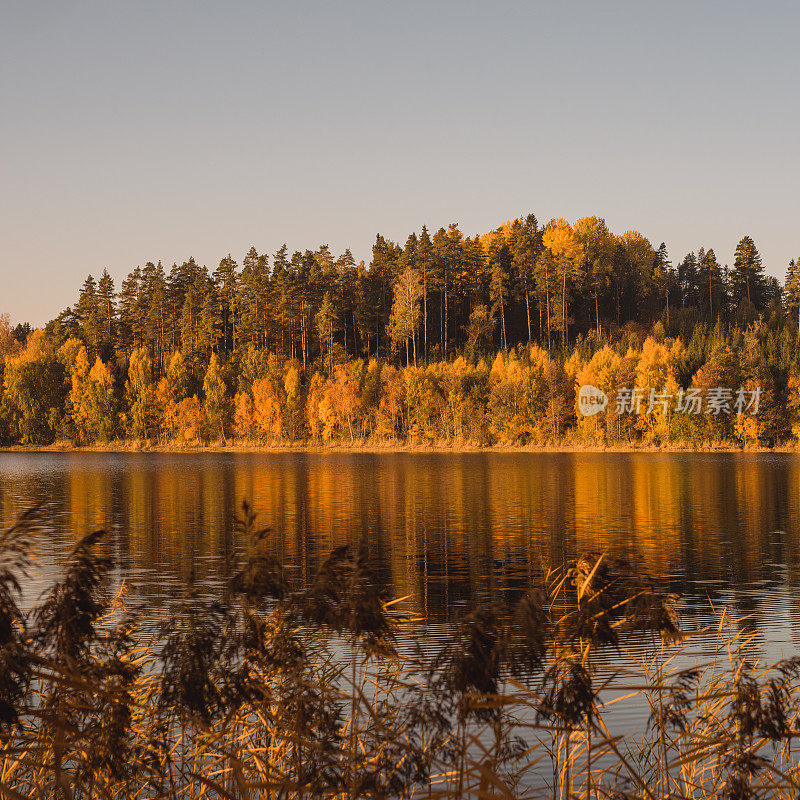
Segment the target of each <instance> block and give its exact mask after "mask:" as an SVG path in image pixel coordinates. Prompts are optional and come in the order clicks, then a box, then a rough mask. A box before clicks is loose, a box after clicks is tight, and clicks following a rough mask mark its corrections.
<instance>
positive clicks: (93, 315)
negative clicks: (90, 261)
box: [75, 275, 102, 354]
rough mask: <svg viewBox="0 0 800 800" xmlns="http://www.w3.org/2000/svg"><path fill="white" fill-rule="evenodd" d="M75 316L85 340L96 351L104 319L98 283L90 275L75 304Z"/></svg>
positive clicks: (92, 351)
mask: <svg viewBox="0 0 800 800" xmlns="http://www.w3.org/2000/svg"><path fill="white" fill-rule="evenodd" d="M75 317H76V319H77V321H78V324H79V325H80V327H81V333H82V336H83V341H84V342H85V343H86V346H87V347H88V348H89V349H90V352H91V353H93V354H94V353H96V352H97V348H98V345H99V344H100V336H101V332H102V321H101V313H100V302H99V299H98V296H97V283H96V282H95V279H94V278H93V277H92V276H91V275H89V276H88V277H87V278H86V280H85V281H84V282H83V286H82V287H81V292H80V296H79V298H78V302H77V304H76V306H75Z"/></svg>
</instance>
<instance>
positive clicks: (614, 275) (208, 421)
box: [0, 214, 800, 446]
mask: <svg viewBox="0 0 800 800" xmlns="http://www.w3.org/2000/svg"><path fill="white" fill-rule="evenodd" d="M798 324H800V259H798V260H792V261H791V262H790V263H789V264H788V265H787V273H786V279H785V283H784V284H783V285H782V284H781V282H780V281H778V280H777V279H775V278H773V277H770V276H768V275H766V274H765V272H764V267H763V264H762V260H761V256H760V254H759V252H758V249H757V247H756V244H755V242H754V241H753V239H752V238H750V237H749V236H743V237H742V238H741V240H740V241H739V243H738V245H737V246H736V249H735V252H734V253H733V258H732V263H731V264H730V265H729V264H727V263H721V262H720V261H719V260H718V258H717V255H716V254H715V252H714V250H713V249H712V248H710V247H709V248H708V249H706V248H705V247H701V248H699V249H698V250H697V251H696V252H690V253H688V254H687V255H685V256H684V257H683V258H682V259H681V260H680V261H677V263H673V262H672V261H671V259H670V256H669V254H668V252H667V248H666V246H665V245H664V244H663V243H662V244H660V245H659V246H658V247H656V246H654V245H653V244H652V243H651V242H650V241H648V240H647V239H646V238H645V237H644V236H642V235H641V234H640V233H638V232H636V231H630V230H629V231H625V232H623V233H621V234H615V233H613V232H612V231H610V230H609V229H608V227H607V225H606V223H605V221H604V220H603V219H602V218H599V217H584V218H582V219H578V220H577V221H576V222H574V223H573V224H570V223H569V222H568V221H566V220H564V219H553V220H550V221H549V222H548V223H547V224H545V225H540V224H539V222H538V220H537V218H536V217H535V216H534V215H533V214H531V215H528V216H526V217H520V218H518V219H515V220H511V221H508V222H506V223H504V224H503V225H501V226H500V227H498V228H497V229H495V230H493V231H490V232H488V233H486V234H484V235H476V236H473V237H469V236H464V234H463V233H462V232H461V230H460V229H459V226H458V225H457V224H450V225H449V226H447V227H446V228H445V227H442V228H440V229H439V230H438V231H436V232H435V233H433V235H431V234H430V233H429V231H428V229H427V228H426V227H424V226H423V228H422V229H421V231H420V232H419V233H416V232H414V233H411V234H410V235H409V236H408V238H407V239H406V241H405V243H404V244H403V245H400V244H397V243H395V242H393V241H391V240H389V239H388V238H386V237H384V236H382V235H377V236H376V238H375V242H374V244H373V247H372V258H371V260H370V262H369V264H366V263H365V262H363V261H362V262H360V263H356V261H355V259H354V257H353V255H352V253H351V252H350V250H349V249H348V250H345V252H344V253H343V254H342V255H340V256H338V257H336V256H334V254H333V253H332V252H331V251H330V248H329V247H328V246H327V245H322V246H320V247H318V248H317V249H315V250H305V251H302V252H301V251H299V250H298V251H296V252H294V253H292V254H291V255H290V254H289V250H288V248H287V246H286V245H284V246H282V247H281V248H280V249H279V250H278V251H277V252H275V253H274V255H272V256H269V255H268V254H260V253H258V252H257V250H256V249H255V248H251V249H250V250H249V251H248V252H247V254H246V255H245V256H244V258H243V259H242V261H241V264H239V263H238V262H237V261H236V260H235V259H234V258H233V257H232V256H231V255H228V256H226V257H225V258H223V259H222V260H221V261H220V263H219V265H218V267H217V268H216V269H215V270H214V271H213V272H211V271H209V269H208V268H207V267H205V266H200V265H199V264H198V263H197V262H196V261H195V260H194V259H193V258H189V259H188V260H187V261H185V262H183V263H181V264H177V263H176V264H173V265H172V266H171V267H169V268H168V269H167V268H165V267H164V265H163V264H162V263H161V262H157V263H153V262H148V263H146V264H145V265H144V266H143V267H139V266H137V267H136V268H135V269H133V271H132V272H130V274H129V275H128V276H127V277H126V278H125V279H124V280H123V281H122V283H121V285H120V286H119V288H117V287H116V286H115V284H114V281H113V279H112V277H111V276H110V275H109V273H108V271H104V272H103V274H102V275H101V276H100V277H99V279H97V280H96V279H95V278H94V277H93V276H91V275H90V276H88V277H87V278H86V280H85V281H84V283H83V286H82V287H81V289H80V292H79V294H78V297H77V300H76V302H75V303H74V304H73V305H72V306H70V307H68V308H66V309H65V310H64V311H63V312H62V313H61V314H59V315H58V316H57V317H56V318H55V319H53V320H52V321H51V322H49V323H48V324H47V325H46V326H44V328H42V329H37V330H32V329H31V327H30V326H29V325H27V324H20V325H17V326H16V327H12V326H11V324H10V322H9V320H8V317H0V378H1V380H0V443H2V444H4V445H23V446H43V445H49V444H52V443H54V442H63V443H70V444H72V445H76V446H90V445H95V444H103V443H109V442H114V441H117V440H128V441H132V442H133V441H136V442H140V443H142V442H149V443H153V444H162V445H187V446H190V445H203V444H219V443H230V442H231V441H234V442H237V443H243V444H253V445H255V444H261V445H270V444H289V443H301V444H302V443H322V442H326V443H340V444H345V445H352V444H364V443H375V444H381V443H389V444H421V445H453V444H465V445H475V446H488V445H509V446H511V445H564V444H566V445H570V444H575V445H583V444H588V445H604V444H614V443H619V444H638V443H647V444H651V445H654V446H664V445H669V444H676V445H679V444H688V445H692V446H703V445H707V446H711V445H717V444H726V445H741V446H777V445H790V444H791V443H792V442H793V441H794V440H796V439H798V438H800V356H798V344H799V342H798ZM585 384H591V385H593V386H595V387H597V388H598V389H600V390H602V391H603V392H605V393H606V395H607V396H608V397H609V398H610V402H609V404H608V406H607V408H605V409H604V411H603V412H602V413H599V414H597V415H594V416H591V417H584V416H583V415H582V414H581V413H580V411H579V407H578V398H577V390H578V387H580V386H582V385H585ZM720 387H723V388H725V391H726V392H727V393H728V395H729V396H730V397H735V396H736V395H737V392H741V391H748V392H751V393H752V392H755V391H757V392H758V394H759V397H760V402H759V405H758V409H757V413H742V411H743V410H742V408H741V407H736V406H735V405H734V404H733V403H731V404H730V407H726V408H725V410H724V411H725V413H705V412H701V413H699V414H694V415H689V414H685V413H683V414H682V413H678V411H677V410H676V409H675V408H674V407H673V406H671V405H669V404H667V403H663V404H662V405H659V406H658V407H657V408H653V406H652V402H650V403H648V402H647V398H648V396H649V395H650V393H651V392H652V393H653V395H655V393H658V395H659V396H667V395H668V396H670V397H678V396H679V395H680V393H681V390H687V391H688V390H692V391H695V392H697V393H699V394H700V395H702V396H703V397H705V396H708V395H709V393H710V392H711V393H713V392H716V391H717V390H718V389H719V388H720ZM634 388H635V389H636V390H637V391H640V392H641V394H642V397H643V398H644V403H643V404H642V406H641V407H637V408H632V409H631V413H626V414H621V413H618V412H619V403H618V402H617V398H619V397H622V396H623V395H625V394H626V393H630V391H631V390H632V389H634Z"/></svg>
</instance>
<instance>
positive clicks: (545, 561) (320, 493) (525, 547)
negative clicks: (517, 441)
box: [0, 452, 800, 657]
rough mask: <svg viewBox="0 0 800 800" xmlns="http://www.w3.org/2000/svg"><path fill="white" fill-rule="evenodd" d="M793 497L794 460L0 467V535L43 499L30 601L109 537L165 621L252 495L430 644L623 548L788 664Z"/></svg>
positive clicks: (695, 608)
mask: <svg viewBox="0 0 800 800" xmlns="http://www.w3.org/2000/svg"><path fill="white" fill-rule="evenodd" d="M799 490H800V458H798V457H796V456H794V455H791V454H744V453H743V454H738V453H719V454H698V453H673V454H659V453H567V454H553V453H502V452H473V453H396V454H384V453H381V454H375V453H314V452H308V453H305V452H286V453H277V454H243V453H232V454H226V453H181V454H163V453H142V454H107V453H0V522H2V523H3V524H4V525H7V524H9V523H10V522H11V521H12V520H13V519H14V518H15V516H16V515H17V514H18V513H19V512H21V511H22V510H24V509H25V508H27V507H28V506H29V505H31V504H32V503H34V502H37V501H45V502H46V503H47V507H46V516H47V518H48V521H49V523H50V525H51V527H52V533H51V534H48V535H47V536H46V537H44V539H43V541H42V543H41V547H40V552H39V554H38V559H37V566H36V568H35V570H34V571H33V572H32V573H31V576H30V580H29V581H28V582H27V583H26V585H25V595H26V599H27V600H30V599H34V598H35V597H36V596H38V595H39V594H41V592H42V591H43V590H44V589H45V588H46V587H47V586H48V585H49V584H50V582H51V581H52V580H53V579H54V577H55V576H56V575H57V572H58V569H59V566H60V564H61V563H63V560H64V558H65V556H66V554H67V553H68V552H69V549H70V547H71V546H72V544H73V543H74V542H75V541H76V540H77V539H78V538H79V537H80V536H82V535H84V534H86V533H88V532H90V531H92V530H95V529H97V528H105V529H107V530H109V531H111V532H112V533H113V534H114V535H113V539H112V544H111V548H112V551H113V555H114V558H115V562H116V567H115V573H116V577H117V578H118V579H119V580H121V579H123V578H124V579H125V580H126V582H127V584H128V588H129V592H130V594H129V597H130V598H131V602H133V603H136V604H137V605H142V606H144V607H145V608H152V609H154V610H161V609H163V608H164V607H165V606H166V605H168V604H169V603H170V602H171V601H172V600H174V599H175V598H176V597H179V596H180V594H181V592H182V590H183V587H184V586H185V584H186V582H187V580H189V579H190V577H191V578H192V579H193V580H194V582H195V583H196V584H197V585H199V586H200V587H201V588H202V589H203V590H205V591H208V592H209V593H211V592H214V591H216V587H217V586H218V585H219V583H220V581H221V580H222V579H223V578H224V576H225V574H226V572H227V571H228V570H229V569H230V565H231V564H232V562H233V560H234V558H235V555H236V552H237V549H238V548H240V547H241V546H242V542H240V541H237V537H236V534H235V531H234V526H233V519H234V515H235V513H236V512H237V510H239V508H240V505H241V502H242V500H243V499H245V498H246V499H248V500H249V501H250V502H251V504H252V505H253V507H254V509H255V510H256V511H257V512H258V514H259V521H260V522H261V523H262V524H264V525H267V526H269V527H270V528H271V533H270V536H269V542H270V545H269V546H270V547H271V548H272V550H273V552H275V553H276V554H277V555H279V556H280V557H281V558H282V559H283V560H284V562H285V563H286V564H287V566H288V567H289V571H290V574H291V575H292V576H293V578H294V580H295V581H297V582H298V583H299V582H302V581H306V580H308V579H309V578H310V576H311V575H312V574H313V572H314V570H315V569H316V568H317V567H318V566H319V565H320V564H321V562H322V561H323V560H324V559H325V557H326V556H327V555H328V553H329V552H330V550H331V549H332V548H333V547H335V546H337V545H341V544H344V543H346V542H353V543H359V542H364V543H365V544H366V546H367V548H368V550H369V552H370V554H371V557H372V559H373V562H374V564H375V567H376V570H377V572H378V574H379V576H380V579H381V581H382V582H384V583H385V585H386V586H387V587H388V590H389V592H390V594H391V595H393V596H394V597H408V600H407V601H406V602H405V603H404V606H405V607H406V608H409V609H413V610H414V611H416V612H419V613H420V614H422V615H424V616H425V617H426V618H427V620H428V621H429V625H430V632H431V634H432V635H435V634H436V632H437V631H441V630H443V628H444V627H446V623H447V622H448V621H449V620H451V619H452V618H453V616H454V615H456V614H457V613H459V611H460V610H462V609H464V608H469V607H473V606H474V605H475V604H477V603H478V602H480V601H483V600H486V599H490V598H498V599H503V598H508V599H513V598H514V597H516V596H517V595H518V594H519V593H520V592H521V591H522V590H524V589H525V588H526V587H527V586H528V585H529V584H530V582H531V581H532V580H535V578H536V577H537V576H539V575H541V574H542V573H543V572H544V571H546V570H547V568H548V567H550V566H553V565H557V564H560V563H561V562H562V561H563V560H564V559H566V558H569V557H572V556H574V555H576V554H577V553H579V552H581V551H583V550H593V551H603V550H613V551H617V552H621V553H624V554H627V555H628V556H629V557H630V558H631V559H632V560H633V561H634V563H636V564H641V565H642V568H643V569H645V570H647V571H648V572H650V573H652V574H653V575H657V576H661V577H664V578H665V579H667V580H668V581H669V582H670V584H671V585H672V586H673V587H674V588H675V590H676V591H678V592H680V593H681V595H682V598H683V599H682V601H681V608H682V611H683V614H684V618H685V624H686V625H687V626H689V627H693V626H699V625H701V624H703V623H704V622H707V621H708V620H710V619H711V616H712V615H711V611H710V603H713V604H714V605H715V606H716V607H721V606H723V605H726V606H728V607H730V608H731V609H732V610H733V611H735V612H736V613H738V614H748V615H751V617H750V620H749V622H748V623H747V624H749V625H752V626H753V627H754V628H755V629H756V630H757V631H758V633H759V637H760V638H761V640H762V641H763V645H764V649H765V650H766V651H767V652H768V654H769V655H774V656H775V657H777V656H779V655H780V653H781V652H783V653H786V654H788V653H790V652H793V651H794V648H795V647H796V645H797V643H798V634H800V613H798V609H800V603H798V599H800V598H799V597H798V586H799V585H800V580H798V577H799V574H800V573H799V571H798V566H800V546H799V545H800V491H799Z"/></svg>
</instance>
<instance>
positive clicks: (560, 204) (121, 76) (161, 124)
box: [0, 0, 800, 324]
mask: <svg viewBox="0 0 800 800" xmlns="http://www.w3.org/2000/svg"><path fill="white" fill-rule="evenodd" d="M799 42H800V4H799V3H797V2H795V0H791V1H790V0H787V1H786V2H776V1H774V0H767V1H766V2H761V3H753V2H752V0H750V1H749V2H746V3H745V2H739V1H738V0H725V1H724V2H702V1H699V2H675V1H674V0H673V1H672V2H650V1H648V0H636V2H602V3H601V2H597V0H592V2H580V3H579V2H559V3H556V2H547V3H544V2H524V3H502V2H500V3H498V2H493V3H489V2H484V3H470V2H459V3H447V2H432V1H431V0H429V2H425V3H415V2H391V3H390V2H379V1H377V0H370V1H369V2H364V3H353V2H344V1H343V0H339V2H330V1H329V2H313V3H312V2H297V0H295V2H285V3H268V2H252V3H244V2H216V3H209V2H201V1H199V0H192V2H185V3H183V2H169V0H159V1H158V2H135V3H130V2H129V3H122V2H109V1H108V0H104V1H103V2H78V1H77V0H75V1H74V2H63V1H62V0H58V2H53V3H44V2H35V1H34V0H31V2H16V0H7V2H4V3H3V8H2V15H1V16H0V147H1V148H2V151H1V152H2V157H0V312H3V311H5V312H8V313H10V314H11V317H12V320H14V321H22V320H30V321H31V322H32V323H34V324H40V323H42V322H44V321H46V320H47V319H50V318H51V317H53V316H54V315H56V314H57V313H58V312H59V311H60V310H61V309H62V308H64V307H65V306H66V305H68V304H71V303H72V302H73V301H74V299H75V297H76V296H77V290H78V288H79V286H80V283H81V282H82V281H83V279H84V278H85V277H86V275H87V274H89V273H92V274H94V275H95V277H97V276H98V275H99V274H100V273H102V270H103V268H104V267H106V268H108V270H109V271H110V272H111V274H112V275H113V276H114V279H115V281H116V282H117V286H118V287H119V283H120V281H121V279H122V278H123V277H124V275H125V274H127V272H128V271H130V269H131V268H132V267H134V266H135V265H136V264H143V263H144V262H146V261H148V260H153V261H156V260H158V259H161V260H162V261H163V262H164V263H165V265H167V266H169V265H171V264H172V262H173V261H176V260H177V261H182V260H184V259H186V258H188V257H189V256H190V255H193V256H195V258H196V259H197V260H198V261H200V262H201V263H205V264H207V265H209V267H211V268H213V267H214V266H216V264H217V263H218V262H219V260H220V258H221V257H223V256H224V255H225V254H226V253H228V252H229V251H230V252H231V253H232V254H233V255H234V257H235V258H236V259H237V260H239V261H240V260H241V258H242V256H243V255H244V253H245V252H246V251H247V250H248V249H249V247H250V246H251V245H255V247H256V248H257V249H258V250H259V251H268V252H270V253H272V252H274V251H275V250H276V249H277V248H278V247H279V246H280V245H281V244H282V243H283V242H284V241H285V242H287V244H288V245H289V248H290V250H292V249H304V248H306V247H309V248H316V247H318V246H319V245H320V244H321V243H323V242H327V243H328V244H329V245H330V246H331V248H332V250H333V251H334V252H335V253H339V252H341V251H342V250H343V249H344V248H345V247H348V246H349V247H351V249H352V250H353V253H354V255H355V256H356V258H357V259H361V258H364V259H367V260H368V259H369V256H370V247H371V244H372V241H373V239H374V236H375V234H376V233H377V232H379V231H380V232H381V233H383V234H384V235H386V236H389V237H391V238H393V239H396V240H398V241H400V242H401V243H402V242H404V241H405V237H406V236H407V234H408V233H409V232H410V231H411V230H418V229H419V228H420V227H421V226H422V224H423V223H426V224H427V225H428V226H429V228H433V229H435V228H438V227H440V226H441V225H447V224H448V223H450V222H454V221H457V222H459V223H460V225H461V227H462V230H464V231H465V233H468V234H472V233H476V232H485V231H486V230H489V229H490V228H493V227H496V226H497V225H499V224H500V223H502V222H503V221H504V220H506V219H508V218H511V217H515V216H519V215H521V214H526V213H529V212H534V213H535V214H536V215H537V217H538V218H539V219H540V221H543V222H544V221H546V220H547V219H549V218H550V217H553V216H563V217H567V218H568V219H570V220H574V219H575V218H577V217H579V216H585V215H588V214H598V215H600V216H603V217H605V218H606V220H607V222H608V224H609V227H610V228H611V229H612V230H614V231H616V232H619V233H621V232H622V231H624V230H626V229H628V228H634V229H637V230H639V231H641V232H642V233H643V234H644V235H645V236H647V237H648V238H650V240H651V241H652V242H653V243H654V245H656V246H657V245H658V244H659V243H660V242H661V241H665V242H666V244H667V246H668V248H669V252H670V256H671V258H672V260H673V262H676V261H678V260H679V259H680V258H681V257H682V256H683V254H684V253H685V252H686V251H688V250H691V249H696V248H698V247H700V246H705V247H706V248H708V247H713V248H714V249H715V251H716V253H717V256H718V258H719V259H720V261H722V262H730V261H731V260H732V253H733V249H734V247H735V245H736V242H737V241H738V239H739V238H740V237H741V236H742V235H744V234H749V235H751V236H752V237H753V238H754V239H755V241H756V244H757V246H758V247H759V249H760V250H761V253H762V255H763V257H764V263H765V265H766V268H767V271H768V272H769V273H771V274H773V275H778V276H780V277H781V278H783V276H784V274H785V271H786V266H787V263H788V261H789V259H790V258H792V257H797V256H800V213H799V212H800V180H798V179H799V178H800V144H799V143H800V88H799V87H798V82H799V80H800V44H799Z"/></svg>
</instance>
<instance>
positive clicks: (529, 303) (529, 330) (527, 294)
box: [525, 282, 531, 345]
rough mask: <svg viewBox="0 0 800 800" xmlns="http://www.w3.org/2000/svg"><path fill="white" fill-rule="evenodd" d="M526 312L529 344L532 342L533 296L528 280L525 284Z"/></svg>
mask: <svg viewBox="0 0 800 800" xmlns="http://www.w3.org/2000/svg"><path fill="white" fill-rule="evenodd" d="M525 312H526V313H527V315H528V345H530V343H531V297H530V293H529V292H528V286H527V282H526V286H525Z"/></svg>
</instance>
